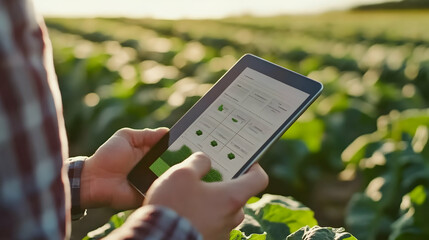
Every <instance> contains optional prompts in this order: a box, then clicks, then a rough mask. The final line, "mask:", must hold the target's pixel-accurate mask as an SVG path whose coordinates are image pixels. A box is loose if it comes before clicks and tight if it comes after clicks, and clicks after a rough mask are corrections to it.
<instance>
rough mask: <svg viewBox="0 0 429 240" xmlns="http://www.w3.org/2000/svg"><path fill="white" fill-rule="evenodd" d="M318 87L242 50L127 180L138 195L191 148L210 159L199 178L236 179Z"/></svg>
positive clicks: (315, 93)
mask: <svg viewBox="0 0 429 240" xmlns="http://www.w3.org/2000/svg"><path fill="white" fill-rule="evenodd" d="M322 89H323V86H322V84H321V83H319V82H317V81H314V80H312V79H309V78H307V77H305V76H303V75H300V74H298V73H295V72H293V71H290V70H288V69H286V68H283V67H281V66H278V65H276V64H273V63H271V62H268V61H266V60H264V59H262V58H259V57H256V56H254V55H251V54H246V55H244V56H243V57H242V58H241V59H240V60H238V61H237V63H236V64H235V65H234V66H233V67H232V68H231V69H230V70H229V71H227V72H226V73H225V74H224V75H223V76H222V77H221V78H220V79H219V81H218V82H217V83H216V84H215V85H213V87H212V88H211V89H210V90H209V91H208V92H207V93H206V94H205V95H204V96H203V97H201V99H200V100H199V101H198V102H197V103H196V104H195V105H194V106H193V107H192V108H191V109H190V110H189V111H188V112H187V113H186V114H185V115H184V116H183V117H182V118H181V119H180V120H179V121H178V122H177V123H176V124H175V125H174V126H173V127H171V129H170V131H169V133H168V134H166V135H165V136H164V137H163V138H161V140H160V141H159V142H158V143H157V144H156V145H155V146H154V147H153V148H151V150H150V151H149V152H148V153H147V154H146V155H145V156H144V157H143V158H142V159H141V161H140V162H138V163H137V165H136V166H135V167H134V168H133V170H132V171H131V172H130V173H129V175H128V180H129V182H130V183H131V184H132V185H133V186H134V187H135V188H136V189H137V190H138V191H139V192H140V193H142V194H144V193H145V192H146V191H147V190H148V188H149V186H150V185H151V184H152V182H153V181H155V179H156V178H157V177H158V176H160V175H161V174H162V173H164V172H165V171H166V170H167V169H168V168H169V167H170V166H173V165H174V164H177V163H179V162H181V161H183V160H184V159H186V158H187V157H189V156H190V155H191V154H192V153H194V152H197V151H202V152H204V153H205V154H207V155H208V156H209V157H210V159H211V161H212V169H211V170H210V172H209V173H208V174H207V175H206V176H205V177H204V179H203V180H205V181H225V180H228V179H233V178H236V177H237V176H239V175H241V174H243V173H244V172H246V171H247V169H249V168H250V166H251V165H252V164H253V163H255V162H256V161H258V159H259V158H260V157H261V156H262V154H263V153H264V152H265V151H266V150H267V149H268V147H269V146H270V145H271V144H272V143H273V142H274V141H276V140H277V139H278V138H279V137H280V136H282V134H283V133H284V132H285V131H286V130H287V129H288V128H289V127H290V126H291V124H292V123H293V122H294V121H295V120H296V119H297V118H298V117H299V116H300V115H301V114H302V113H303V112H304V111H305V110H306V109H307V108H308V106H309V105H310V104H311V103H312V102H313V101H314V100H315V99H316V98H317V97H318V96H319V95H320V93H321V91H322ZM285 154H287V153H285Z"/></svg>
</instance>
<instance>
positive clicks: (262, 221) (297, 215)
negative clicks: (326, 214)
mask: <svg viewBox="0 0 429 240" xmlns="http://www.w3.org/2000/svg"><path fill="white" fill-rule="evenodd" d="M244 211H245V213H246V217H245V220H244V221H243V223H242V224H240V226H238V229H240V230H241V231H242V232H244V233H245V234H246V235H250V234H252V233H257V234H261V233H264V232H266V233H267V239H281V238H286V237H287V236H288V235H289V234H290V233H291V232H294V231H296V230H298V229H299V228H301V227H303V226H306V225H310V226H314V225H316V224H317V221H316V219H315V218H314V213H313V211H311V210H310V209H309V208H307V207H305V206H304V205H302V204H301V203H299V202H297V201H295V200H293V199H292V198H289V197H283V196H277V195H270V194H264V195H263V196H262V198H261V199H260V200H259V201H256V202H255V201H254V200H252V203H251V204H247V205H246V206H245V208H244Z"/></svg>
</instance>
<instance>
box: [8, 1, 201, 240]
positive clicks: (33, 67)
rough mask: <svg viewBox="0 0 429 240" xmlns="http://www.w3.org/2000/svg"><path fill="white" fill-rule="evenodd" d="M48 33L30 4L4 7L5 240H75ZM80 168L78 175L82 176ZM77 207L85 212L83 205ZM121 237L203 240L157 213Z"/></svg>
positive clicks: (168, 213)
mask: <svg viewBox="0 0 429 240" xmlns="http://www.w3.org/2000/svg"><path fill="white" fill-rule="evenodd" d="M45 33H46V29H45V26H44V24H43V20H42V19H40V18H39V19H38V20H37V17H36V15H35V13H34V10H33V6H32V3H31V2H30V1H29V0H0V163H1V165H0V239H66V238H68V236H69V233H70V188H69V187H68V184H69V181H68V178H67V173H66V169H67V167H63V160H64V159H67V156H68V150H67V138H66V134H65V127H64V120H63V116H62V104H61V96H60V92H59V88H58V83H57V79H56V76H55V72H54V70H53V61H52V53H51V49H50V43H49V40H48V39H47V37H46V36H47V35H46V34H45ZM76 166H77V167H76ZM79 166H80V169H81V167H82V166H83V165H82V164H80V165H79V164H78V165H73V167H71V168H70V171H79V172H80V170H79ZM74 173H75V172H73V173H71V174H70V176H76V175H74ZM71 181H72V187H73V188H72V193H73V192H79V188H80V179H79V177H74V178H72V179H71ZM76 189H77V190H76ZM73 199H77V200H74V201H73V202H74V205H77V207H79V201H78V200H79V197H75V198H73ZM115 235H116V237H118V238H127V239H200V238H201V236H200V235H199V233H197V232H196V231H195V229H194V228H193V227H192V226H191V225H190V223H189V222H188V221H187V220H185V219H184V218H182V217H180V216H178V215H177V214H176V213H175V212H173V211H172V210H169V209H166V208H158V207H153V206H146V207H142V208H141V209H139V210H138V211H136V213H135V214H133V216H132V217H130V219H129V221H127V223H126V224H125V225H124V226H123V227H122V228H120V229H118V231H116V232H115Z"/></svg>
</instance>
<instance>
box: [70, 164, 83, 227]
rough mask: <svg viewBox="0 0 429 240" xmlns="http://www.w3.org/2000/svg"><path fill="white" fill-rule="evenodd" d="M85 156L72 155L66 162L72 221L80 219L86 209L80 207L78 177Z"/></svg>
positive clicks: (79, 176)
mask: <svg viewBox="0 0 429 240" xmlns="http://www.w3.org/2000/svg"><path fill="white" fill-rule="evenodd" d="M87 158H88V157H85V156H79V157H73V158H70V159H69V162H68V166H69V169H68V176H69V181H70V193H71V205H72V207H71V217H72V220H73V221H75V220H79V219H82V218H83V217H84V216H85V215H86V209H82V208H81V205H80V183H81V181H80V180H81V179H80V178H81V174H82V170H83V167H84V163H85V160H86V159H87Z"/></svg>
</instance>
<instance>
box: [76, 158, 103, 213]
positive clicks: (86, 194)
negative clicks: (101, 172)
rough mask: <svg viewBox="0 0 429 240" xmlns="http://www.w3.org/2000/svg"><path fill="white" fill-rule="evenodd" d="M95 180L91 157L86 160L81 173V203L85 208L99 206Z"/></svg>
mask: <svg viewBox="0 0 429 240" xmlns="http://www.w3.org/2000/svg"><path fill="white" fill-rule="evenodd" d="M93 182H94V173H92V168H91V158H90V157H89V158H87V159H86V160H85V167H84V168H83V169H82V175H81V188H80V203H81V206H82V207H83V208H95V207H99V206H98V204H97V201H96V199H95V198H94V193H93V191H94V189H93V187H92V185H93Z"/></svg>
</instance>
